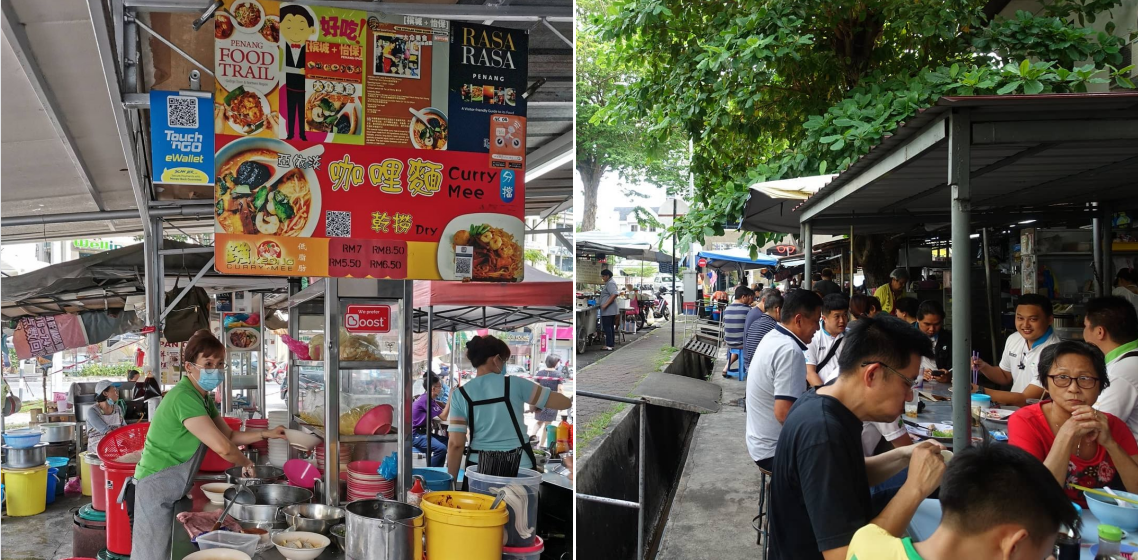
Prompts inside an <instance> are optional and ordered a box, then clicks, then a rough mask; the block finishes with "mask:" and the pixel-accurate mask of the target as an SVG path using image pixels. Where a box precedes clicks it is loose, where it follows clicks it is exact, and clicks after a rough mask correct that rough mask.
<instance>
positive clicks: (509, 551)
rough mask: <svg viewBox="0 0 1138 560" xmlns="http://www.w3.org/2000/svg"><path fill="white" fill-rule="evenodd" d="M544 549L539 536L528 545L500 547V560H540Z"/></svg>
mask: <svg viewBox="0 0 1138 560" xmlns="http://www.w3.org/2000/svg"><path fill="white" fill-rule="evenodd" d="M544 551H545V543H543V542H541V537H535V538H534V541H533V544H532V545H530V546H515V547H511V546H504V547H502V560H541V553H542V552H544Z"/></svg>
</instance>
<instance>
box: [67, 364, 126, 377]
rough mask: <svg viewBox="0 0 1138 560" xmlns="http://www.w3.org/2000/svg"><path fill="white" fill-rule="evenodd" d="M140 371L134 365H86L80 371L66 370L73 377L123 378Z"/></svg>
mask: <svg viewBox="0 0 1138 560" xmlns="http://www.w3.org/2000/svg"><path fill="white" fill-rule="evenodd" d="M132 369H139V368H137V367H136V366H135V365H134V364H113V365H110V364H86V365H84V366H83V369H81V370H79V371H72V370H65V371H66V372H67V375H69V376H71V377H122V378H124V379H125V378H126V374H127V372H128V371H130V370H132Z"/></svg>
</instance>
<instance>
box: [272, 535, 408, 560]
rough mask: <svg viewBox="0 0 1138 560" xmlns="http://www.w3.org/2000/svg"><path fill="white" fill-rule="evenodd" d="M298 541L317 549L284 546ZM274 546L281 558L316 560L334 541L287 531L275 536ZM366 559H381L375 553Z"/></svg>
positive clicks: (319, 536) (321, 536)
mask: <svg viewBox="0 0 1138 560" xmlns="http://www.w3.org/2000/svg"><path fill="white" fill-rule="evenodd" d="M298 540H299V541H306V542H309V543H311V544H314V545H316V547H315V548H292V547H288V546H284V545H285V543H290V542H295V541H298ZM273 544H274V545H276V547H277V552H280V553H281V556H284V557H285V558H288V560H314V559H315V558H316V557H317V556H320V553H322V552H324V549H325V548H328V545H330V544H332V539H329V538H328V537H325V536H324V535H321V534H318V533H309V532H306V531H287V532H284V533H277V534H275V535H273ZM360 558H361V559H363V558H365V557H364V556H361V557H360ZM366 558H381V557H380V556H376V555H375V553H373V554H372V555H370V556H367V557H366ZM388 558H393V560H394V558H402V557H388ZM406 558H410V556H407V557H406Z"/></svg>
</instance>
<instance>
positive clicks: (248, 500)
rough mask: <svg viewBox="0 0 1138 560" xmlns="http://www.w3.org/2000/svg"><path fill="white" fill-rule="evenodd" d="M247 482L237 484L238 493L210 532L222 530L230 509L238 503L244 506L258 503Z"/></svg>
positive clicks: (226, 506)
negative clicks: (247, 486) (246, 484)
mask: <svg viewBox="0 0 1138 560" xmlns="http://www.w3.org/2000/svg"><path fill="white" fill-rule="evenodd" d="M245 482H246V481H244V480H242V481H241V482H239V483H238V484H237V491H236V492H235V493H234V494H233V499H232V500H230V501H228V502H226V503H225V509H223V510H221V515H219V516H217V521H216V522H215V523H214V524H213V528H211V529H210V532H213V531H216V530H218V529H220V528H221V524H222V523H223V522H224V521H225V516H226V515H227V514H229V508H231V507H233V504H235V503H237V502H238V501H240V502H241V503H242V504H252V503H255V502H256V501H257V497H256V496H254V495H253V493H252V492H250V491H249V489H248V488H246V487H245ZM246 494H248V497H246Z"/></svg>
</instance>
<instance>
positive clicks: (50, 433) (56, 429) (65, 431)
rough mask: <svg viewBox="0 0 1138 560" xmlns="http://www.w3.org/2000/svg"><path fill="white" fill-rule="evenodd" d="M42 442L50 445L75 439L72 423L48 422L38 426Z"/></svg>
mask: <svg viewBox="0 0 1138 560" xmlns="http://www.w3.org/2000/svg"><path fill="white" fill-rule="evenodd" d="M40 430H42V431H43V440H44V441H46V442H50V443H64V442H69V441H72V440H74V439H75V423H74V422H49V423H47V424H40Z"/></svg>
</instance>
